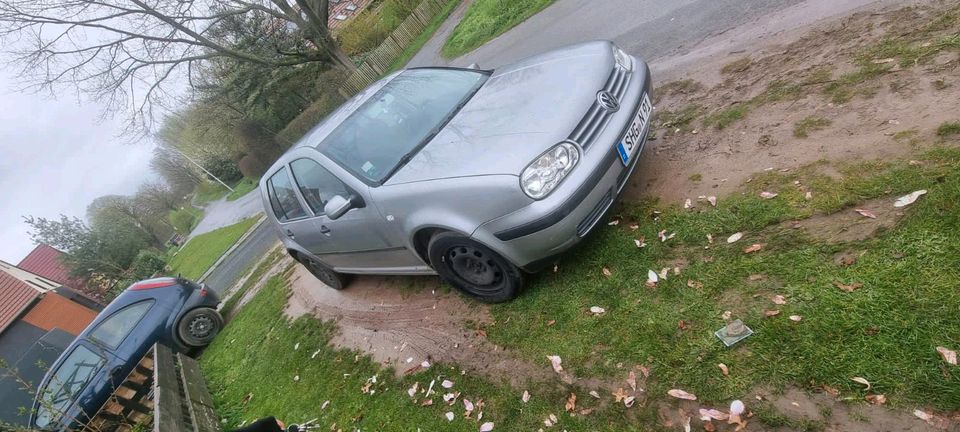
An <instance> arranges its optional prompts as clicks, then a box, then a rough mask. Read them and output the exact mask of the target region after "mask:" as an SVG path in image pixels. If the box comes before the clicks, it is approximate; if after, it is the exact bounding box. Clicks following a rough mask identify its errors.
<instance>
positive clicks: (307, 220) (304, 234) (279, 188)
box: [267, 166, 323, 251]
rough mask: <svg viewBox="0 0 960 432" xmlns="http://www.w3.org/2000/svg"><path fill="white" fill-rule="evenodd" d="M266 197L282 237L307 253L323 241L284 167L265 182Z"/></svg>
mask: <svg viewBox="0 0 960 432" xmlns="http://www.w3.org/2000/svg"><path fill="white" fill-rule="evenodd" d="M267 196H268V198H269V201H270V207H271V210H273V214H274V215H275V216H276V217H277V221H278V222H280V230H281V231H283V235H285V236H287V237H288V238H290V239H291V240H293V241H294V242H296V243H297V244H298V245H300V247H302V248H304V249H306V250H308V251H312V250H313V249H314V248H315V247H316V245H317V244H318V243H319V242H321V241H323V234H321V233H320V231H319V229H318V228H317V227H316V226H315V225H314V223H313V221H312V220H311V216H312V215H311V214H309V213H308V211H307V209H306V206H305V205H304V203H303V202H302V201H300V198H299V195H298V194H297V192H296V190H295V189H294V186H293V181H292V180H291V179H290V173H289V171H288V169H287V167H286V166H283V167H281V168H280V170H279V171H277V172H276V173H274V174H273V175H272V176H270V179H269V180H267Z"/></svg>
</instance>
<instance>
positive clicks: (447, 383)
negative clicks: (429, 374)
mask: <svg viewBox="0 0 960 432" xmlns="http://www.w3.org/2000/svg"><path fill="white" fill-rule="evenodd" d="M440 387H443V388H445V389H448V388H451V387H453V381H450V380H443V382H441V383H440Z"/></svg>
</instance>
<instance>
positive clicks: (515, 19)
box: [440, 0, 556, 58]
mask: <svg viewBox="0 0 960 432" xmlns="http://www.w3.org/2000/svg"><path fill="white" fill-rule="evenodd" d="M554 1H556V0H476V1H475V2H474V3H473V4H472V5H470V9H467V13H466V15H464V17H463V20H462V21H460V24H457V27H456V28H455V29H454V30H453V34H451V35H450V38H449V39H447V42H446V43H445V44H444V45H443V49H442V50H441V52H440V53H441V54H442V55H443V56H444V57H446V58H456V57H459V56H462V55H464V54H466V53H468V52H470V51H473V50H475V49H477V48H478V47H480V46H481V45H483V44H485V43H486V42H487V41H489V40H491V39H493V38H495V37H497V36H500V35H501V34H503V33H505V32H506V31H507V30H510V29H512V28H514V27H516V26H517V24H520V23H522V22H523V21H525V20H526V19H527V18H530V17H531V16H533V15H534V14H536V13H537V12H540V11H541V10H543V9H544V8H546V7H547V6H550V5H551V4H552V3H553V2H554Z"/></svg>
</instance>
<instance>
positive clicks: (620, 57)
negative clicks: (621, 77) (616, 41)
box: [613, 46, 633, 71]
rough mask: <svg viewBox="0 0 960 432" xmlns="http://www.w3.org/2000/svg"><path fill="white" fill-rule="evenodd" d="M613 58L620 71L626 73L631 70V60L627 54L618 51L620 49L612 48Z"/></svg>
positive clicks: (620, 50)
mask: <svg viewBox="0 0 960 432" xmlns="http://www.w3.org/2000/svg"><path fill="white" fill-rule="evenodd" d="M613 58H614V59H615V60H616V61H617V66H619V67H620V69H623V70H626V71H632V70H633V59H631V58H630V55H629V54H627V53H626V52H624V51H623V50H622V49H620V47H618V46H614V47H613Z"/></svg>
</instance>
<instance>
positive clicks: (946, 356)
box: [937, 346, 957, 366]
mask: <svg viewBox="0 0 960 432" xmlns="http://www.w3.org/2000/svg"><path fill="white" fill-rule="evenodd" d="M937 352H938V353H940V357H943V361H945V362H947V363H949V364H952V365H954V366H956V364H957V352H956V351H953V350H951V349H947V347H942V346H938V347H937Z"/></svg>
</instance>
